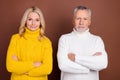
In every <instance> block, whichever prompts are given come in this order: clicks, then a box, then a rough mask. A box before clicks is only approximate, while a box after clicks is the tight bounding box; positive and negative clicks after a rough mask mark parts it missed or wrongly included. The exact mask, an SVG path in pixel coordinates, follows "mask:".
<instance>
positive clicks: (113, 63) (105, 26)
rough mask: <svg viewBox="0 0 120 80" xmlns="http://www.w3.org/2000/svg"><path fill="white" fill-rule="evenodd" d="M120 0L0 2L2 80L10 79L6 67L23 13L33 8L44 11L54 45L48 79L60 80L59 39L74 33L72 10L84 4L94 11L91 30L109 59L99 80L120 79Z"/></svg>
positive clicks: (10, 0)
mask: <svg viewBox="0 0 120 80" xmlns="http://www.w3.org/2000/svg"><path fill="white" fill-rule="evenodd" d="M119 3H120V0H1V1H0V37H1V38H0V80H9V77H10V73H8V72H7V70H6V67H5V61H6V52H7V48H8V44H9V40H10V37H11V35H12V34H14V33H17V32H18V28H19V23H20V20H21V17H22V15H23V13H24V11H25V10H26V9H27V8H28V7H31V6H34V5H35V6H38V7H39V8H40V9H42V11H43V13H44V16H45V20H46V24H47V26H46V35H47V36H48V37H49V38H50V39H51V41H52V43H53V50H54V53H53V59H54V64H53V66H54V67H53V72H52V73H51V74H50V75H49V80H59V78H60V71H59V69H58V66H57V60H56V53H57V44H58V39H59V37H60V36H61V35H62V34H64V33H68V32H71V30H72V27H73V24H72V16H73V14H72V13H73V9H74V8H75V7H76V6H78V5H85V6H88V7H89V8H91V9H92V25H91V27H90V31H91V32H92V33H94V34H97V35H99V36H101V37H102V38H103V40H104V43H105V47H106V50H107V52H108V56H109V65H108V68H107V69H106V70H103V71H101V72H100V80H120V63H119V59H120V58H119V56H120V36H119V31H120V4H119Z"/></svg>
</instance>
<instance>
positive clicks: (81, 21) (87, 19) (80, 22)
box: [74, 10, 91, 32]
mask: <svg viewBox="0 0 120 80" xmlns="http://www.w3.org/2000/svg"><path fill="white" fill-rule="evenodd" d="M90 24H91V16H90V14H89V12H88V11H87V10H78V11H77V12H76V13H75V15H74V27H75V29H76V30H77V31H78V32H84V31H85V30H87V29H88V27H89V25H90Z"/></svg>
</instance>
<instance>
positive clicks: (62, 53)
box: [57, 36, 89, 73]
mask: <svg viewBox="0 0 120 80" xmlns="http://www.w3.org/2000/svg"><path fill="white" fill-rule="evenodd" d="M65 38H66V36H62V37H61V38H60V40H59V44H58V52H57V60H58V66H59V68H60V70H61V71H63V72H69V73H89V69H88V68H87V67H84V66H82V65H80V64H77V63H75V62H72V61H70V60H69V59H68V56H67V54H68V51H69V46H68V42H67V41H66V39H65Z"/></svg>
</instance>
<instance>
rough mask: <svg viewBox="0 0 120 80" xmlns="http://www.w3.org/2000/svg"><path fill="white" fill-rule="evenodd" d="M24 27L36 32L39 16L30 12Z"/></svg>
mask: <svg viewBox="0 0 120 80" xmlns="http://www.w3.org/2000/svg"><path fill="white" fill-rule="evenodd" d="M26 26H27V28H28V29H29V30H31V31H35V30H37V29H38V28H39V27H40V16H39V15H38V14H37V13H36V12H30V13H29V15H28V17H27V21H26Z"/></svg>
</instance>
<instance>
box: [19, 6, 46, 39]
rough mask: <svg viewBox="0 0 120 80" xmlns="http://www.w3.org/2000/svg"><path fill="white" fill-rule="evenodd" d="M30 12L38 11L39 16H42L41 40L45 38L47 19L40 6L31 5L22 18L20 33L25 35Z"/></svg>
mask: <svg viewBox="0 0 120 80" xmlns="http://www.w3.org/2000/svg"><path fill="white" fill-rule="evenodd" d="M30 12H36V13H37V14H38V15H39V16H40V36H39V38H38V39H39V40H40V39H42V38H44V37H45V36H44V34H45V20H44V17H43V13H42V11H41V10H40V9H39V8H38V7H35V6H34V7H30V8H28V9H27V10H26V11H25V13H24V15H23V17H22V19H21V23H20V27H19V35H20V36H23V34H24V32H25V27H26V21H27V17H28V15H29V13H30Z"/></svg>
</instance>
